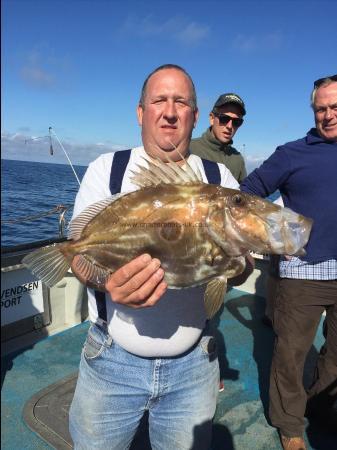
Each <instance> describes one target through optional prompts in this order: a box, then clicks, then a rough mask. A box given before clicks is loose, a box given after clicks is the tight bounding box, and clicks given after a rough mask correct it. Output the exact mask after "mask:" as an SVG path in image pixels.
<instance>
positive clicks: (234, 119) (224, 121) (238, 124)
mask: <svg viewBox="0 0 337 450" xmlns="http://www.w3.org/2000/svg"><path fill="white" fill-rule="evenodd" d="M213 114H214V115H215V117H217V118H218V119H219V123H220V124H221V125H227V124H228V122H230V121H232V124H233V126H234V127H235V128H239V127H241V125H242V124H243V119H240V118H239V117H231V116H228V115H227V114H216V113H213Z"/></svg>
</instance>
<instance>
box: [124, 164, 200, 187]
mask: <svg viewBox="0 0 337 450" xmlns="http://www.w3.org/2000/svg"><path fill="white" fill-rule="evenodd" d="M143 160H144V161H145V162H146V164H147V167H145V166H142V165H139V164H137V167H138V169H139V171H138V172H132V174H133V177H132V182H133V183H134V184H135V185H137V186H138V187H140V188H142V187H146V186H157V185H158V184H189V183H200V182H203V180H202V177H201V174H200V171H194V170H193V169H192V167H191V166H190V164H189V163H188V162H187V160H185V159H184V161H185V169H186V170H184V169H183V168H182V167H181V166H180V165H179V164H177V163H176V162H174V161H172V160H171V158H170V157H169V156H167V162H164V161H162V160H160V159H153V160H150V159H148V158H143Z"/></svg>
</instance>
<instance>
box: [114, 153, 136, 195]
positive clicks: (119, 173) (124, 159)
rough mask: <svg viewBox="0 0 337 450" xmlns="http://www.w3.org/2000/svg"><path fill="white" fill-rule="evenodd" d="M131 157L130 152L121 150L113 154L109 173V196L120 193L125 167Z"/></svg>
mask: <svg viewBox="0 0 337 450" xmlns="http://www.w3.org/2000/svg"><path fill="white" fill-rule="evenodd" d="M130 156H131V150H122V151H120V152H115V154H114V157H113V161H112V166H111V172H110V191H111V195H114V194H118V192H120V191H121V187H122V182H123V177H124V173H125V169H126V166H127V165H128V162H129V159H130Z"/></svg>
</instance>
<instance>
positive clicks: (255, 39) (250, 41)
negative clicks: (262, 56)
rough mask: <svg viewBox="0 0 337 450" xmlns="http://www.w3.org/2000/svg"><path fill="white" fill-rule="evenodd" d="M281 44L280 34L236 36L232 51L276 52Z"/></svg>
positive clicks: (281, 36) (281, 37)
mask: <svg viewBox="0 0 337 450" xmlns="http://www.w3.org/2000/svg"><path fill="white" fill-rule="evenodd" d="M282 44H283V35H282V34H281V33H280V32H273V33H267V34H261V35H257V34H251V35H248V34H242V33H240V34H237V35H236V36H235V38H234V41H233V48H234V50H239V51H241V52H243V53H250V52H257V51H266V50H268V51H269V50H277V49H279V48H281V46H282Z"/></svg>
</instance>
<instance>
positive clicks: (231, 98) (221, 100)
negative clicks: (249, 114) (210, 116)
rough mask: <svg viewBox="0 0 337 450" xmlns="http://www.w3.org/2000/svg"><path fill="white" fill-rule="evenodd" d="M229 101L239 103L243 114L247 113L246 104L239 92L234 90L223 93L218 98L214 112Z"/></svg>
mask: <svg viewBox="0 0 337 450" xmlns="http://www.w3.org/2000/svg"><path fill="white" fill-rule="evenodd" d="M227 103H234V104H235V105H238V106H239V107H240V109H241V111H242V115H243V116H244V115H245V114H246V109H245V104H244V102H243V100H242V98H240V97H239V96H238V95H237V94H234V93H233V92H228V93H227V94H222V95H220V97H219V98H218V100H217V101H216V102H215V103H214V106H213V109H212V112H215V111H216V109H217V108H220V107H221V106H223V105H226V104H227Z"/></svg>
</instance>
